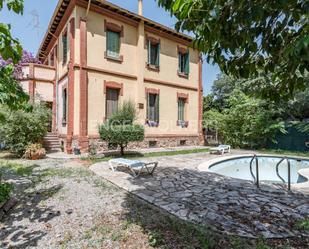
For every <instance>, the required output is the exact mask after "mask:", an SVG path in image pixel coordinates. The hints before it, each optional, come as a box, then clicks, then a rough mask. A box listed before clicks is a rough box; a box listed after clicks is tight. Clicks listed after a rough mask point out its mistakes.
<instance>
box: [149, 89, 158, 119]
mask: <svg viewBox="0 0 309 249" xmlns="http://www.w3.org/2000/svg"><path fill="white" fill-rule="evenodd" d="M147 120H148V121H153V122H156V123H159V94H153V93H148V96H147Z"/></svg>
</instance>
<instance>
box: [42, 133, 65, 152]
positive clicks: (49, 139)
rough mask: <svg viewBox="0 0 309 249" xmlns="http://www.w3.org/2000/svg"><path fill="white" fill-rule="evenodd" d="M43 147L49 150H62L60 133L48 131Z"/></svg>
mask: <svg viewBox="0 0 309 249" xmlns="http://www.w3.org/2000/svg"><path fill="white" fill-rule="evenodd" d="M43 147H44V148H45V149H46V151H47V152H49V153H50V152H61V151H62V150H61V143H60V141H59V138H58V135H57V134H55V133H47V134H46V135H45V137H44V139H43Z"/></svg>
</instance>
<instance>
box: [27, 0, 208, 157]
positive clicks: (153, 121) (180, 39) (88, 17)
mask: <svg viewBox="0 0 309 249" xmlns="http://www.w3.org/2000/svg"><path fill="white" fill-rule="evenodd" d="M138 9H139V11H138V14H135V13H132V12H130V11H128V10H125V9H123V8H120V7H118V6H116V5H114V4H111V3H109V2H107V1H104V0H92V1H91V0H59V3H58V5H57V7H56V10H55V12H54V14H53V16H52V19H51V21H50V24H49V26H48V28H47V31H46V34H45V36H44V39H43V41H42V43H41V46H40V48H39V50H38V55H37V56H38V57H39V59H40V60H41V62H42V65H38V64H29V65H25V66H24V69H23V72H24V78H23V79H22V80H21V84H22V86H23V88H24V90H25V91H27V92H28V93H29V95H30V97H31V98H32V99H33V100H34V99H36V98H39V99H40V100H41V101H45V102H47V103H48V104H49V106H50V108H51V109H52V113H53V119H52V125H51V133H50V134H49V135H48V136H47V137H49V138H50V141H49V144H48V143H47V145H49V146H51V147H52V146H59V148H60V145H62V147H63V148H64V150H65V151H66V152H67V153H72V150H73V149H74V148H80V149H81V151H83V152H85V151H87V150H88V148H89V145H90V144H97V145H98V146H102V148H103V147H104V144H103V143H101V142H100V141H99V134H98V125H99V124H102V123H104V121H105V120H106V119H108V118H109V117H110V116H111V115H112V114H113V112H115V111H116V110H117V107H118V106H119V104H121V103H122V102H123V101H124V100H131V101H133V102H134V103H136V108H137V110H138V120H137V122H139V123H140V124H143V125H144V126H145V140H144V142H141V143H138V144H134V145H133V146H135V147H144V148H145V147H146V148H147V147H160V146H180V145H199V144H200V143H201V142H202V141H203V135H202V96H203V89H202V61H201V55H200V52H199V51H198V50H197V49H194V48H192V38H191V37H189V36H187V35H184V34H181V33H178V32H176V31H175V30H172V29H170V28H168V27H165V26H163V25H161V24H159V23H157V22H155V21H152V20H149V19H147V18H145V17H143V16H142V0H139V1H138Z"/></svg>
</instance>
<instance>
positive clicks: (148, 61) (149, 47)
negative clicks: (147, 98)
mask: <svg viewBox="0 0 309 249" xmlns="http://www.w3.org/2000/svg"><path fill="white" fill-rule="evenodd" d="M147 44H148V45H147V52H148V53H147V63H148V64H151V63H150V58H151V42H150V40H148V43H147ZM148 95H149V94H148Z"/></svg>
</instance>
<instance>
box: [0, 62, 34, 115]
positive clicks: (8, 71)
mask: <svg viewBox="0 0 309 249" xmlns="http://www.w3.org/2000/svg"><path fill="white" fill-rule="evenodd" d="M12 73H13V67H12V66H11V65H9V66H6V67H2V68H0V105H6V106H8V107H9V108H10V109H12V110H17V109H22V108H24V109H25V108H26V103H27V102H28V100H29V96H28V95H27V94H26V93H25V92H24V91H23V89H22V88H21V86H20V85H19V84H18V82H17V81H16V80H15V79H14V78H13V77H12ZM0 116H1V117H2V119H3V118H4V117H3V115H1V113H0Z"/></svg>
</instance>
